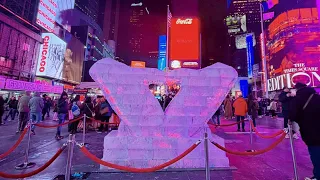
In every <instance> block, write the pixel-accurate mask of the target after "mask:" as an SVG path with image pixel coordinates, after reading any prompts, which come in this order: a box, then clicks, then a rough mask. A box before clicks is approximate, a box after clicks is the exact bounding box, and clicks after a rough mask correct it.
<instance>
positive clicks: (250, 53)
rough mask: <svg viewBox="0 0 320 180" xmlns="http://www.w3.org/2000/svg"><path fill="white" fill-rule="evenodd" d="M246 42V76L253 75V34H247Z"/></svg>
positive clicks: (250, 76)
mask: <svg viewBox="0 0 320 180" xmlns="http://www.w3.org/2000/svg"><path fill="white" fill-rule="evenodd" d="M246 42H247V64H248V77H249V78H252V77H253V67H252V66H253V64H254V49H253V36H252V34H248V35H247V37H246Z"/></svg>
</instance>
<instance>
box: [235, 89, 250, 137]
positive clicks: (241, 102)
mask: <svg viewBox="0 0 320 180" xmlns="http://www.w3.org/2000/svg"><path fill="white" fill-rule="evenodd" d="M233 107H234V114H235V116H236V117H237V122H238V132H240V122H241V121H242V123H241V124H242V132H245V131H246V130H245V123H244V119H245V116H246V114H247V112H248V105H247V102H246V100H245V99H244V98H243V97H242V95H240V96H239V97H238V98H237V99H236V100H235V101H234V103H233Z"/></svg>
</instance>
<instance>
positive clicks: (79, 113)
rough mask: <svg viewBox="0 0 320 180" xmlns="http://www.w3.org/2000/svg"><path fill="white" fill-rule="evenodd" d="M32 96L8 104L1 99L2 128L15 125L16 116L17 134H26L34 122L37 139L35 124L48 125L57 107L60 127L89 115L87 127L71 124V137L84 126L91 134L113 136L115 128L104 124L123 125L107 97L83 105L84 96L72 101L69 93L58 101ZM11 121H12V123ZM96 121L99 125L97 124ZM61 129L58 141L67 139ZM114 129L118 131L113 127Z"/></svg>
mask: <svg viewBox="0 0 320 180" xmlns="http://www.w3.org/2000/svg"><path fill="white" fill-rule="evenodd" d="M30 94H31V93H30V92H26V93H25V94H24V95H23V96H21V97H19V98H18V99H16V97H11V98H10V100H8V101H7V102H6V101H5V100H4V99H3V97H2V96H0V126H1V125H4V124H6V123H7V122H9V121H14V120H15V117H16V114H18V127H17V131H16V133H20V132H22V131H23V130H24V129H25V127H26V125H27V123H28V122H29V120H30V121H31V122H32V126H31V133H32V134H33V135H35V134H36V132H35V127H36V126H35V124H37V123H40V122H43V121H45V120H46V117H47V118H49V117H50V112H51V107H54V108H53V112H54V114H53V117H54V119H55V118H56V121H58V124H63V123H64V122H65V121H66V120H73V119H78V118H81V117H83V115H86V117H87V121H86V124H83V121H82V120H79V121H73V122H71V123H70V124H68V132H69V133H71V134H74V133H77V132H78V131H79V130H80V129H82V128H83V126H86V127H88V128H87V129H89V130H90V129H92V130H96V131H97V132H98V133H102V132H110V131H111V126H110V125H108V124H106V123H104V122H107V123H108V122H109V120H110V118H111V117H112V118H113V121H116V122H115V123H119V118H118V116H117V115H116V114H115V112H114V111H113V110H112V108H111V106H110V104H109V103H108V101H107V100H106V99H105V98H104V96H97V97H96V98H95V99H92V98H91V97H86V98H85V101H84V102H81V101H80V95H75V97H74V98H72V99H71V98H69V96H68V94H67V93H66V92H63V93H62V94H61V96H60V98H58V99H56V100H54V99H53V98H50V97H49V96H48V95H46V94H43V95H42V96H40V93H39V92H35V93H33V96H31V95H30ZM6 106H8V107H9V109H8V113H7V114H6V115H5V116H4V112H5V107H6ZM3 117H4V118H3ZM9 117H10V119H9V120H8V118H9ZM92 119H94V120H99V121H93V120H92ZM99 122H102V123H99ZM61 128H62V127H61V126H58V127H57V131H56V135H55V138H56V139H57V140H60V139H62V138H63V136H61ZM112 128H116V127H113V125H112Z"/></svg>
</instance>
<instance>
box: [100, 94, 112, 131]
mask: <svg viewBox="0 0 320 180" xmlns="http://www.w3.org/2000/svg"><path fill="white" fill-rule="evenodd" d="M99 99H100V100H99V101H100V102H101V104H100V120H101V122H107V123H108V122H109V120H110V117H111V115H112V113H113V110H112V108H111V106H110V104H109V103H108V101H107V100H106V99H105V98H104V97H103V96H99ZM103 130H105V131H106V132H109V126H108V124H106V125H104V124H102V123H101V124H100V127H99V129H98V131H97V133H102V131H103Z"/></svg>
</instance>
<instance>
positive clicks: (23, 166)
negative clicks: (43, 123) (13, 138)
mask: <svg viewBox="0 0 320 180" xmlns="http://www.w3.org/2000/svg"><path fill="white" fill-rule="evenodd" d="M27 127H29V130H28V142H27V148H26V152H25V158H24V163H22V164H19V165H17V166H16V167H15V169H17V170H22V169H28V168H33V167H34V166H35V165H36V163H34V162H29V149H30V141H31V127H32V120H31V119H30V120H29V124H28V126H27Z"/></svg>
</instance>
